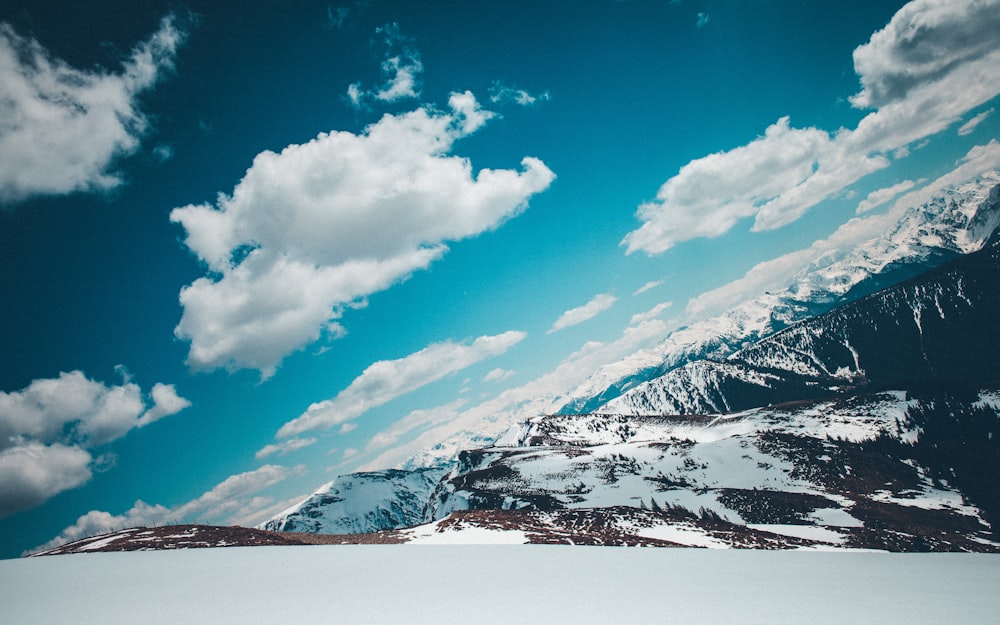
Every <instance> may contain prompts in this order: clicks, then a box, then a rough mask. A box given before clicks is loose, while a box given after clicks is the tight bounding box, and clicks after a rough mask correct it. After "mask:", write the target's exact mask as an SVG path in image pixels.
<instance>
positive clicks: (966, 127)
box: [958, 108, 995, 137]
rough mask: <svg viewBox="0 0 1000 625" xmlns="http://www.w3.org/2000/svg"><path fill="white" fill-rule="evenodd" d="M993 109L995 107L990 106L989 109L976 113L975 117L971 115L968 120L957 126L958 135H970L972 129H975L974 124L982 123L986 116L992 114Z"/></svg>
mask: <svg viewBox="0 0 1000 625" xmlns="http://www.w3.org/2000/svg"><path fill="white" fill-rule="evenodd" d="M994 110H995V109H992V108H991V109H989V110H987V111H983V112H982V113H980V114H979V115H976V116H975V117H973V118H972V119H970V120H969V121H967V122H965V123H964V124H962V125H961V126H959V127H958V134H959V136H961V137H964V136H966V135H971V134H972V131H973V130H975V129H976V126H978V125H979V124H981V123H983V122H984V121H985V120H986V118H987V117H989V116H990V115H992V114H993V111H994Z"/></svg>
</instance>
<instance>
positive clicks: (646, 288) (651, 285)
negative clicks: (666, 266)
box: [632, 280, 664, 295]
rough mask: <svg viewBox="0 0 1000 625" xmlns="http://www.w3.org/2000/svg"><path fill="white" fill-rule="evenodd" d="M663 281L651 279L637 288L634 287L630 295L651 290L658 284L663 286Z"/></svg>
mask: <svg viewBox="0 0 1000 625" xmlns="http://www.w3.org/2000/svg"><path fill="white" fill-rule="evenodd" d="M663 282H664V281H663V280H651V281H649V282H647V283H646V284H644V285H642V286H640V287H639V288H638V289H636V290H635V293H633V294H632V295H642V294H643V293H645V292H646V291H651V290H653V289H655V288H656V287H658V286H663Z"/></svg>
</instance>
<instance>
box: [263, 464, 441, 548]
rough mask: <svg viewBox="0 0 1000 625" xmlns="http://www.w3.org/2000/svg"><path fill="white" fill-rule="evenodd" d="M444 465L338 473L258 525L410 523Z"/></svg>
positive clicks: (337, 527)
mask: <svg viewBox="0 0 1000 625" xmlns="http://www.w3.org/2000/svg"><path fill="white" fill-rule="evenodd" d="M445 473H446V470H445V469H441V468H431V469H417V470H414V471H401V470H395V469H390V470H387V471H370V472H365V473H351V474H349V475H342V476H340V477H338V478H337V479H335V480H334V481H332V482H330V483H328V484H325V485H323V486H322V487H320V488H319V489H317V490H316V492H314V493H313V494H312V495H310V496H309V497H308V498H306V499H305V500H304V501H302V502H301V503H299V504H297V505H296V506H294V507H293V508H291V509H289V510H286V511H285V512H283V513H281V514H279V515H278V516H276V517H274V518H272V519H270V520H269V521H267V522H265V523H263V524H262V525H260V529H263V530H270V531H276V532H313V533H320V534H364V533H368V532H376V531H379V530H384V529H389V528H394V527H407V526H410V525H416V524H417V523H420V522H422V521H423V519H424V506H425V504H426V503H427V499H428V498H429V497H430V493H431V491H432V490H433V489H434V487H435V486H436V485H437V483H438V481H439V480H440V479H441V477H442V476H443V475H444V474H445Z"/></svg>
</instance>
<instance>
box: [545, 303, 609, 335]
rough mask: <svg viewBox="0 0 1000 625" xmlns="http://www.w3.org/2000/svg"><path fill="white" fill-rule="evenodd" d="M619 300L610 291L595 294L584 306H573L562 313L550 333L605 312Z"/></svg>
mask: <svg viewBox="0 0 1000 625" xmlns="http://www.w3.org/2000/svg"><path fill="white" fill-rule="evenodd" d="M617 301H618V298H617V297H615V296H614V295H611V294H610V293H601V294H599V295H595V296H594V298H593V299H592V300H590V301H589V302H587V303H586V304H584V305H583V306H579V307H577V308H571V309H569V310H567V311H566V312H564V313H563V314H562V315H560V316H559V318H558V319H556V321H555V323H553V324H552V327H551V328H550V329H549V334H552V333H553V332H558V331H559V330H562V329H564V328H568V327H570V326H575V325H577V324H580V323H583V322H584V321H587V320H588V319H592V318H594V317H596V316H597V315H599V314H601V313H602V312H604V311H605V310H607V309H609V308H611V306H613V305H614V303H615V302H617Z"/></svg>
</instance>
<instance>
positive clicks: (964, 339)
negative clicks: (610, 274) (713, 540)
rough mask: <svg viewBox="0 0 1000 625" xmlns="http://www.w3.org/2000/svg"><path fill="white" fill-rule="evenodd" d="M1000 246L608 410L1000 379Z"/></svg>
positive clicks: (676, 410) (708, 409)
mask: <svg viewBox="0 0 1000 625" xmlns="http://www.w3.org/2000/svg"><path fill="white" fill-rule="evenodd" d="M998 277H1000V247H998V246H997V244H993V245H990V246H988V247H987V248H986V249H983V250H981V251H979V252H976V253H974V254H969V255H966V256H963V257H960V258H958V259H956V260H954V261H952V262H951V263H949V264H946V265H944V266H942V267H939V268H937V269H934V270H931V271H930V272H927V273H925V274H923V275H921V276H919V277H918V278H915V279H911V280H909V281H906V282H904V283H902V284H900V285H897V286H895V287H891V288H889V289H885V290H883V291H879V292H877V293H874V294H871V295H868V296H866V297H864V298H862V299H860V300H856V301H853V302H851V303H849V304H845V305H844V306H841V307H840V308H837V309H835V310H833V311H831V312H829V313H827V314H824V315H820V316H818V317H814V318H811V319H808V320H806V321H803V322H801V323H798V324H796V325H794V326H791V327H789V328H786V329H784V330H782V331H780V332H777V333H775V334H773V335H771V336H769V337H767V338H764V339H761V340H760V341H757V342H756V343H753V344H752V345H749V346H747V347H745V348H743V349H741V350H740V351H738V352H736V353H734V354H732V355H731V356H729V357H728V358H726V359H725V360H723V361H711V360H702V361H697V362H693V363H688V364H686V365H684V366H682V367H679V368H677V369H673V370H672V371H669V372H668V373H666V374H664V375H662V376H660V377H658V378H655V379H652V380H650V381H648V382H644V383H642V384H640V385H639V386H637V387H635V388H633V389H632V390H630V391H628V392H626V393H625V394H623V395H621V396H620V397H618V398H616V399H614V400H612V401H610V402H608V403H606V404H605V405H604V406H603V407H602V411H606V412H612V413H626V414H705V413H712V412H729V411H734V410H744V409H747V408H751V407H756V406H766V405H768V404H777V403H781V402H784V401H792V400H804V399H816V398H822V397H829V396H833V395H840V394H846V393H855V392H857V389H858V388H859V387H873V388H913V387H915V386H918V385H920V384H925V383H942V382H961V383H964V384H970V385H979V384H992V383H994V382H996V381H998V379H1000V326H998V324H997V323H996V318H995V316H994V315H995V312H996V311H997V310H1000V280H998Z"/></svg>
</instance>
